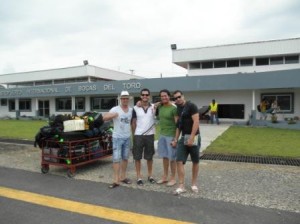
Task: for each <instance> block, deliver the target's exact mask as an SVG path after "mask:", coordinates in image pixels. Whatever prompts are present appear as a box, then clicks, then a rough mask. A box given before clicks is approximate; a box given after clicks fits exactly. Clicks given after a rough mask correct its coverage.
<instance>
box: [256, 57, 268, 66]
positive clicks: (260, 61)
mask: <svg viewBox="0 0 300 224" xmlns="http://www.w3.org/2000/svg"><path fill="white" fill-rule="evenodd" d="M256 65H258V66H260V65H269V58H256Z"/></svg>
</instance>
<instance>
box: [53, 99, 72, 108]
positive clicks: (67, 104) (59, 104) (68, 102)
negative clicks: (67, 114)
mask: <svg viewBox="0 0 300 224" xmlns="http://www.w3.org/2000/svg"><path fill="white" fill-rule="evenodd" d="M71 109H72V99H71V97H70V98H57V99H56V111H71Z"/></svg>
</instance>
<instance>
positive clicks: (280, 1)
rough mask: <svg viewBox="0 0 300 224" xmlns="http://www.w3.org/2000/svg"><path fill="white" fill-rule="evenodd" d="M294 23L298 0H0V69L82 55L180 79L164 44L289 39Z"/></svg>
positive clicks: (52, 64)
mask: <svg viewBox="0 0 300 224" xmlns="http://www.w3.org/2000/svg"><path fill="white" fill-rule="evenodd" d="M299 21H300V1H299V0H0V74H7V73H15V72H26V71H37V70H46V69H54V68H65V67H71V66H79V65H83V61H84V60H88V62H89V64H90V65H94V66H98V67H101V68H107V69H113V70H116V71H121V72H126V73H129V74H130V73H132V74H135V75H138V76H143V77H146V78H159V77H171V76H172V77H178V76H185V75H186V74H187V71H186V69H183V68H181V67H179V66H177V65H175V64H173V63H172V51H171V48H170V45H171V44H176V45H177V49H184V48H197V47H206V46H215V45H223V44H234V43H244V42H256V41H266V40H275V39H286V38H295V37H300V22H299ZM0 82H1V77H0Z"/></svg>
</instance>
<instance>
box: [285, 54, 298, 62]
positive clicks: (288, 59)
mask: <svg viewBox="0 0 300 224" xmlns="http://www.w3.org/2000/svg"><path fill="white" fill-rule="evenodd" d="M294 63H299V55H291V56H285V64H294Z"/></svg>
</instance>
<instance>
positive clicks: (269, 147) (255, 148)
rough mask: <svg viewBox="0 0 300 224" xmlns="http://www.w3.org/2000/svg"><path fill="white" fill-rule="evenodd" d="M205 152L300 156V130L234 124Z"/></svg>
mask: <svg viewBox="0 0 300 224" xmlns="http://www.w3.org/2000/svg"><path fill="white" fill-rule="evenodd" d="M205 152H206V153H221V154H226V155H251V156H279V157H293V158H300V130H288V129H276V128H265V127H264V128H255V127H240V126H232V127H230V128H229V129H228V130H227V131H226V132H224V133H223V135H221V136H220V137H218V138H217V139H216V140H215V141H214V142H213V143H212V144H211V145H210V146H208V147H207V149H206V150H205Z"/></svg>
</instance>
